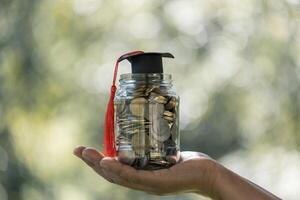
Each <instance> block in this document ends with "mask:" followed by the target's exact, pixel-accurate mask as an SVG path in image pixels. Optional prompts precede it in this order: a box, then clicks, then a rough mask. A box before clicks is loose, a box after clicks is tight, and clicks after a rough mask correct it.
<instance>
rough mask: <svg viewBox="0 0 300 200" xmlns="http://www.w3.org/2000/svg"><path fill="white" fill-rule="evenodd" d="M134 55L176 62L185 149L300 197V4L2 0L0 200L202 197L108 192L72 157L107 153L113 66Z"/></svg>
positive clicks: (291, 0)
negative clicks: (89, 150) (91, 150)
mask: <svg viewBox="0 0 300 200" xmlns="http://www.w3.org/2000/svg"><path fill="white" fill-rule="evenodd" d="M137 49H139V50H144V51H162V52H164V51H165V52H171V53H173V54H174V55H175V60H173V59H165V72H166V73H170V74H172V75H173V80H174V87H175V88H176V92H177V94H178V95H180V97H181V105H180V106H181V111H180V112H181V113H180V115H181V121H180V126H181V127H180V129H181V148H182V150H194V151H201V152H204V153H207V154H209V155H210V156H212V157H213V158H215V159H217V160H218V161H220V162H221V163H223V164H224V165H225V166H226V167H228V168H230V169H232V170H234V171H235V172H237V173H239V174H241V175H243V176H245V177H247V178H249V179H250V180H252V181H254V182H256V183H257V184H259V185H261V186H263V187H265V188H266V189H268V190H270V191H272V192H273V193H275V194H277V195H279V196H281V197H282V198H284V199H290V200H296V199H299V196H300V190H299V188H300V181H299V180H300V170H299V169H300V154H299V151H300V57H299V52H300V1H299V0H287V1H283V0H277V1H271V0H244V1H238V0H218V1H213V0H207V1H201V0H191V1H184V0H175V1H166V0H153V1H146V0H131V1H129V0H119V1H116V0H111V1H104V0H69V1H67V0H39V1H37V0H19V1H17V0H0V199H1V200H19V199H20V200H29V199H30V200H32V199H33V200H35V199H43V200H52V199H55V200H66V199H72V200H96V199H105V200H109V199H113V200H123V199H124V200H125V199H146V200H158V199H162V200H173V199H180V200H194V199H202V197H200V196H196V195H193V194H184V195H178V196H167V197H159V196H153V195H148V194H146V193H143V192H138V191H133V190H130V189H126V188H123V187H120V186H116V185H112V184H110V183H107V182H106V181H105V180H104V179H102V178H100V177H98V176H97V175H96V174H95V173H94V172H93V171H92V170H90V169H89V168H87V167H86V166H85V165H84V164H83V163H82V162H81V161H80V160H78V159H77V158H75V157H74V156H73V155H72V150H73V148H74V147H75V146H77V145H79V144H82V145H87V146H93V147H96V148H98V149H102V132H103V121H104V112H105V105H106V103H107V100H108V95H109V89H110V84H111V80H112V74H113V66H114V62H115V60H116V58H117V57H118V56H120V55H121V54H123V53H125V52H128V51H131V50H137ZM127 72H130V68H129V64H128V63H126V62H122V64H121V66H120V72H119V74H121V73H127Z"/></svg>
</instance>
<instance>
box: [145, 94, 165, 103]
mask: <svg viewBox="0 0 300 200" xmlns="http://www.w3.org/2000/svg"><path fill="white" fill-rule="evenodd" d="M149 101H150V102H153V103H161V104H165V103H167V98H166V97H164V96H162V95H159V94H157V93H154V92H151V93H150V95H149Z"/></svg>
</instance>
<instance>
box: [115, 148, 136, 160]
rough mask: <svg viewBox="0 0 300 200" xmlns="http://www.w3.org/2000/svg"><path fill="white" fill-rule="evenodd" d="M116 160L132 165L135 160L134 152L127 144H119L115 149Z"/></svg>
mask: <svg viewBox="0 0 300 200" xmlns="http://www.w3.org/2000/svg"><path fill="white" fill-rule="evenodd" d="M117 156H118V160H119V161H120V162H122V163H124V164H127V165H132V164H133V162H134V161H135V153H134V151H133V149H132V146H131V145H129V144H120V145H119V147H118V151H117Z"/></svg>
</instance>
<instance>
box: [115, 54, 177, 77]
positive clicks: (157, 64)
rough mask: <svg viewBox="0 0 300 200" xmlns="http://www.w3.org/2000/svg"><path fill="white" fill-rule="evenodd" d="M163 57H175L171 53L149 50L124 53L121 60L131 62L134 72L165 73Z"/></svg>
mask: <svg viewBox="0 0 300 200" xmlns="http://www.w3.org/2000/svg"><path fill="white" fill-rule="evenodd" d="M162 57H166V58H174V56H173V55H172V54H170V53H157V52H148V53H140V54H137V55H124V56H122V57H120V58H119V62H120V61H122V60H124V59H127V60H128V61H129V62H130V63H131V68H132V73H135V74H136V73H145V74H146V73H163V63H162Z"/></svg>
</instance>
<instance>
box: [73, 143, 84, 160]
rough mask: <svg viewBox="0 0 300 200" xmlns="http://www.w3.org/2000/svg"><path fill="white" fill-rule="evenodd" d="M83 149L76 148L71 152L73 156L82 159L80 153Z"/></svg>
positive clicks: (82, 147)
mask: <svg viewBox="0 0 300 200" xmlns="http://www.w3.org/2000/svg"><path fill="white" fill-rule="evenodd" d="M84 149H85V147H84V146H78V147H76V148H75V149H74V150H73V154H74V155H75V156H77V157H79V158H82V151H83V150H84Z"/></svg>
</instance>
